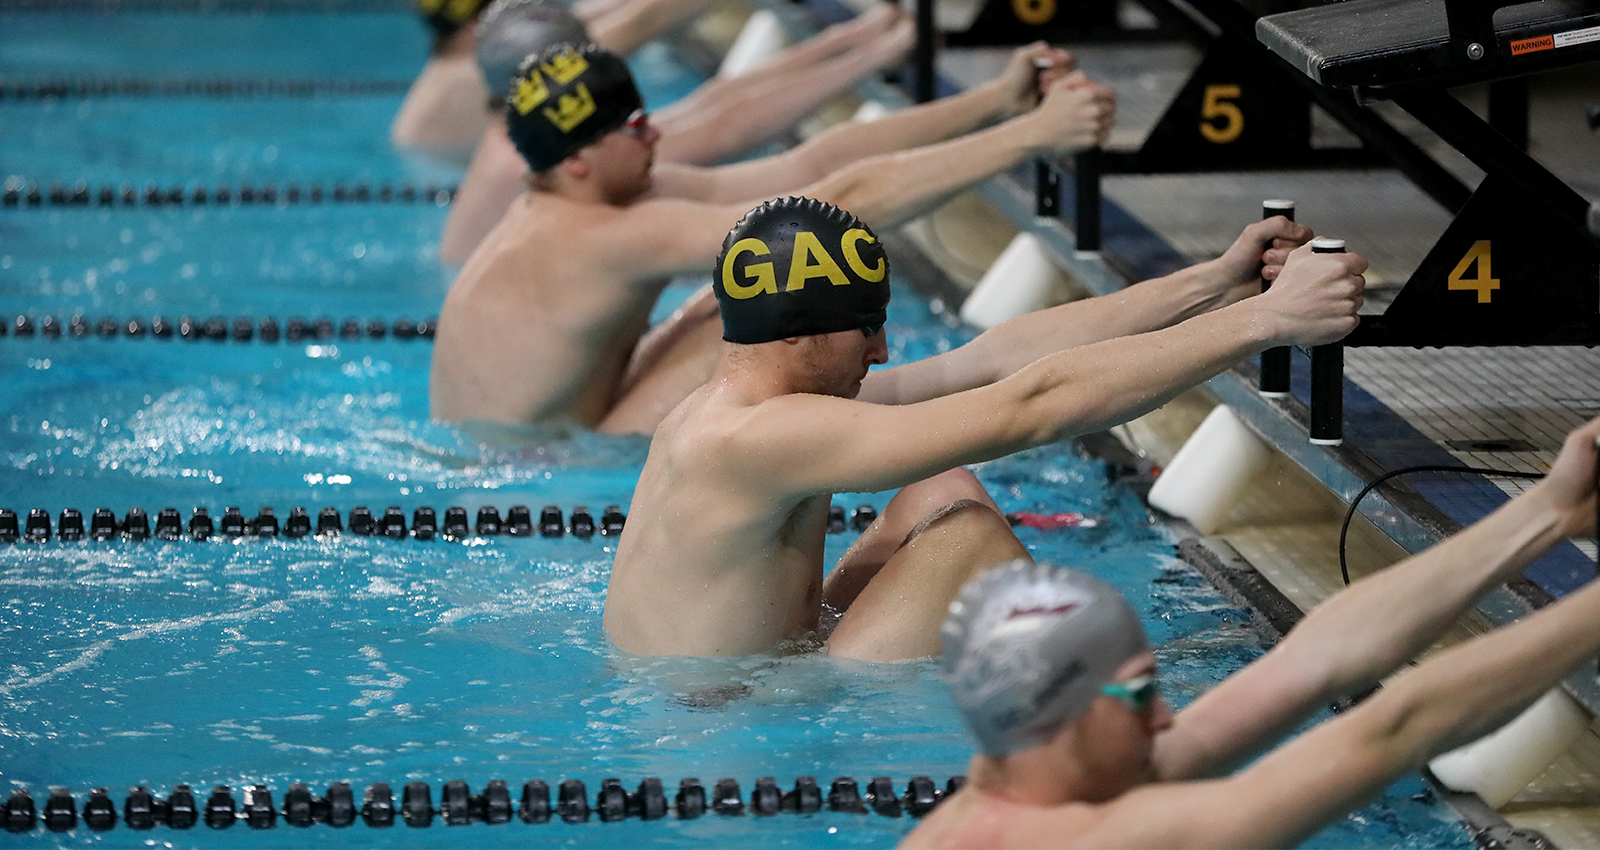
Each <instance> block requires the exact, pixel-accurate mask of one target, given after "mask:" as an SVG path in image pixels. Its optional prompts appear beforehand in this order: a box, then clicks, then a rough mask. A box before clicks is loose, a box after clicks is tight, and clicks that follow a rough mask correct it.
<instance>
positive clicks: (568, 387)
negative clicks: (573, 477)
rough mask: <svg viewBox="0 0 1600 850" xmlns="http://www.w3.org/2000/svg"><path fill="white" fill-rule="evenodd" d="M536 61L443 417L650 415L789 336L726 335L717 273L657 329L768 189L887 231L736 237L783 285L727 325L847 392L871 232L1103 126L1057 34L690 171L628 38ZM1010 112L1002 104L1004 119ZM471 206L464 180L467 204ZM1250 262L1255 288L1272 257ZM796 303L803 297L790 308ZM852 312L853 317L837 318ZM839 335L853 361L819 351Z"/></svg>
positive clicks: (445, 325)
mask: <svg viewBox="0 0 1600 850" xmlns="http://www.w3.org/2000/svg"><path fill="white" fill-rule="evenodd" d="M542 58H543V59H544V60H545V61H543V62H533V63H530V64H528V65H526V66H525V67H524V72H525V74H524V75H523V76H522V77H520V78H519V79H518V80H517V84H516V87H515V88H514V89H513V90H512V91H511V92H510V96H509V97H508V98H507V109H506V112H507V116H508V117H507V119H506V120H507V125H508V132H507V145H506V147H507V149H508V150H507V153H509V154H510V155H511V156H515V157H521V156H523V154H518V153H517V152H516V151H515V149H512V148H511V146H510V142H511V141H512V140H513V139H514V140H515V141H516V142H517V144H518V146H519V147H521V148H522V150H523V152H524V153H525V154H526V159H527V163H526V164H525V165H524V168H527V167H529V166H531V167H535V168H540V169H543V170H540V171H538V172H536V173H532V174H529V175H528V177H527V179H522V180H516V179H513V180H507V181H504V182H506V184H507V185H508V186H514V187H518V188H520V190H521V193H520V194H519V195H518V196H517V197H516V199H515V201H514V202H512V203H510V205H509V206H508V207H507V208H506V209H505V210H504V212H503V215H502V216H501V217H500V219H499V223H498V224H497V225H495V226H494V227H493V229H492V230H490V231H489V233H488V235H487V237H486V238H485V241H484V242H483V244H482V246H481V247H479V248H478V249H477V250H476V251H475V252H474V254H473V258H472V259H471V260H469V261H468V262H467V263H466V264H465V266H464V267H463V269H462V271H461V273H460V274H459V275H457V277H456V279H455V281H454V283H453V284H452V285H451V287H450V291H449V293H448V294H447V295H446V297H445V302H444V306H443V308H442V310H441V311H440V318H439V325H438V330H437V333H436V336H435V338H434V343H433V367H432V373H431V375H430V379H429V406H430V411H431V413H432V415H433V416H434V417H436V418H438V419H440V420H449V421H464V420H470V419H495V420H501V421H509V422H543V421H549V420H567V421H574V422H577V423H580V424H583V425H587V426H592V427H596V428H599V429H601V430H609V431H619V432H634V433H638V432H648V431H652V430H654V429H655V427H656V425H657V423H659V422H660V421H661V420H662V418H663V417H664V416H666V415H667V414H668V413H670V412H671V411H672V409H673V407H674V406H675V405H677V404H678V403H679V402H682V401H683V400H684V398H685V397H686V396H687V395H689V394H690V393H693V392H694V391H695V390H696V389H698V388H699V387H701V386H703V385H704V384H705V381H706V379H707V378H708V377H709V376H710V374H711V373H712V371H713V370H714V369H715V368H716V365H717V362H718V360H719V358H720V357H721V355H722V352H723V351H724V349H725V348H727V349H739V350H741V351H745V352H747V353H748V351H749V350H751V349H769V350H770V349H773V348H775V347H779V346H782V345H783V343H781V342H777V343H769V344H767V345H746V346H739V345H734V344H731V343H728V342H725V341H724V340H723V332H724V328H723V322H722V318H721V315H720V311H719V309H718V306H717V296H716V295H715V294H714V293H713V291H712V287H711V285H710V284H709V283H708V284H707V285H706V286H705V287H704V288H703V289H702V290H700V291H697V292H696V293H694V294H693V295H692V296H691V297H690V298H688V299H686V300H685V301H684V302H682V303H683V306H682V307H680V308H679V310H678V311H677V312H675V313H674V314H673V315H672V316H671V317H668V318H667V320H665V321H663V322H659V323H657V325H656V326H655V327H652V326H651V325H650V318H651V314H652V311H653V307H654V305H655V304H656V300H657V298H658V296H659V295H660V294H661V292H662V291H663V289H664V288H665V287H666V286H668V285H669V284H670V282H671V281H672V279H673V278H674V277H676V276H683V275H704V274H705V273H706V270H707V269H709V268H711V267H713V265H715V264H716V263H717V257H718V255H719V254H721V253H722V251H723V248H724V244H725V242H726V241H727V237H728V230H729V228H730V227H732V226H733V225H734V224H735V223H737V222H738V221H739V220H740V219H742V218H744V217H745V216H746V214H748V213H749V212H750V210H751V209H752V208H753V207H756V206H758V205H761V204H762V203H764V202H766V201H767V200H769V199H771V198H774V197H781V196H784V195H791V194H794V195H808V196H810V197H814V198H818V199H820V200H825V201H829V202H831V203H834V204H835V205H836V206H840V207H843V208H845V209H849V210H850V211H851V213H852V214H854V215H856V216H858V217H859V218H860V219H861V220H863V221H866V222H870V223H871V229H868V228H867V227H855V226H853V225H852V224H851V222H850V221H849V219H848V217H843V218H837V219H830V218H828V217H827V216H821V217H819V218H815V219H813V218H806V219H804V220H805V221H808V222H812V223H813V224H814V225H815V227H816V228H817V229H815V230H811V231H808V234H809V235H806V236H801V235H800V232H799V231H798V230H796V231H795V232H793V233H790V234H788V235H784V234H783V233H781V232H779V231H781V230H782V228H778V230H776V231H773V232H772V233H770V234H767V235H768V236H769V237H770V238H771V239H772V242H773V244H770V245H765V244H763V245H757V244H756V243H757V242H760V241H761V240H760V239H758V238H756V237H757V236H758V235H761V234H757V233H756V232H755V231H754V230H752V231H751V232H750V234H749V235H748V239H746V241H745V244H744V245H743V246H742V247H740V246H736V245H728V246H727V247H728V248H729V251H730V256H732V257H733V262H732V264H731V265H730V275H732V276H731V277H730V278H729V279H730V280H732V281H733V282H734V284H735V287H739V286H752V285H754V286H758V289H759V288H760V287H761V285H760V283H759V281H760V275H761V270H760V269H761V266H762V265H763V263H764V262H767V261H768V260H770V261H771V262H772V264H773V268H772V272H771V274H772V275H773V288H774V290H775V292H774V293H771V294H768V293H763V294H760V295H757V296H755V297H752V298H749V299H744V300H746V301H748V302H750V303H749V304H747V305H742V306H744V307H747V308H749V310H754V311H760V310H765V309H767V306H768V302H769V301H770V302H772V303H771V304H770V306H771V307H772V308H773V309H774V312H773V315H771V316H768V317H766V318H765V319H762V318H760V317H759V316H757V315H751V316H750V317H749V318H750V321H749V322H747V323H746V324H755V325H759V324H763V323H770V324H769V326H768V327H766V328H763V329H760V330H759V331H757V333H758V334H759V335H758V336H747V335H746V331H748V330H749V329H748V328H745V329H742V330H741V328H740V327H739V325H738V324H737V322H738V320H737V319H735V320H734V324H730V325H729V328H730V330H731V332H732V336H730V338H737V339H760V338H766V339H771V338H772V337H773V335H774V334H788V333H805V334H811V335H807V336H803V337H800V338H799V339H801V340H803V341H804V345H803V346H801V347H800V349H799V350H801V351H802V353H810V354H814V355H816V357H815V358H813V359H814V360H815V361H816V363H817V365H819V366H824V367H827V368H825V369H823V370H821V371H819V372H817V375H816V377H817V380H816V381H815V382H814V384H813V386H815V387H816V389H815V390H814V391H816V392H825V393H827V394H830V395H834V396H836V397H850V396H852V395H854V393H855V391H856V390H857V389H859V387H860V384H861V380H862V379H863V377H864V376H866V373H867V372H868V371H870V364H871V363H874V362H880V363H881V362H883V360H884V359H886V358H887V356H888V353H887V346H886V343H885V337H886V334H884V333H883V332H882V331H881V330H879V328H880V327H881V324H882V322H883V315H884V305H885V303H886V300H887V297H888V295H887V293H888V288H887V283H888V274H889V262H888V260H887V259H886V258H884V256H883V254H882V246H881V245H879V244H878V241H877V237H876V235H875V234H874V232H873V231H876V232H877V233H882V232H883V228H884V227H891V226H895V225H898V224H900V223H901V222H903V221H905V220H906V219H908V218H909V217H912V216H915V215H919V214H921V213H922V212H924V211H926V210H927V209H928V208H930V207H931V206H932V205H934V204H936V203H938V201H939V200H940V199H941V198H944V197H947V196H948V195H949V194H951V193H953V192H956V191H959V190H960V189H962V188H963V187H965V186H968V185H971V184H972V183H974V182H976V181H978V180H981V179H986V178H988V177H989V176H992V175H993V174H995V173H997V172H998V171H1001V170H1004V169H1006V168H1010V167H1012V166H1014V165H1016V164H1018V163H1021V162H1026V161H1031V158H1033V157H1036V156H1038V155H1039V152H1040V148H1041V145H1044V146H1046V147H1049V148H1050V149H1051V150H1056V149H1058V148H1060V149H1063V150H1065V149H1070V148H1071V147H1072V146H1073V145H1077V144H1081V143H1084V142H1092V141H1096V140H1098V139H1099V138H1100V137H1101V135H1102V131H1103V130H1104V129H1106V128H1107V126H1108V124H1107V120H1108V119H1109V107H1110V104H1109V98H1110V93H1109V92H1108V91H1106V90H1105V89H1104V87H1101V86H1098V85H1096V84H1093V83H1091V82H1089V81H1088V80H1087V79H1086V78H1083V77H1081V76H1075V75H1071V74H1064V75H1063V76H1062V79H1060V80H1059V81H1058V82H1057V83H1056V84H1055V85H1053V86H1052V87H1051V90H1050V92H1049V94H1047V95H1046V96H1045V98H1044V100H1043V102H1042V103H1041V102H1039V101H1038V94H1037V89H1036V85H1035V82H1034V80H1035V79H1036V77H1037V76H1038V71H1037V67H1036V62H1037V61H1038V60H1041V59H1048V60H1051V61H1055V62H1059V63H1062V64H1065V62H1066V58H1067V57H1066V55H1065V54H1064V52H1062V51H1058V50H1053V49H1051V48H1049V47H1048V46H1045V45H1042V44H1041V45H1034V46H1030V47H1028V48H1024V49H1022V50H1019V51H1017V52H1016V53H1015V55H1014V56H1013V60H1012V61H1011V62H1010V63H1008V65H1007V71H1006V73H1005V74H1004V75H1002V76H1001V77H1000V78H997V79H996V80H995V81H992V82H990V83H985V84H983V85H982V86H979V87H975V88H973V89H971V90H969V91H967V92H963V93H961V94H958V95H954V96H951V97H948V98H943V99H941V100H940V101H939V102H937V103H930V104H923V105H919V106H915V107H909V108H907V109H905V110H903V114H894V115H889V116H885V117H884V118H881V119H879V120H878V121H874V122H872V123H871V124H857V123H850V122H847V123H846V124H842V125H840V126H838V127H835V128H833V129H831V130H829V131H827V132H825V133H823V134H821V135H820V136H817V137H814V138H812V139H810V140H807V141H806V142H805V143H804V144H802V145H800V146H799V147H798V148H796V149H795V150H793V151H789V152H786V153H784V154H782V155H777V156H771V157H765V158H761V159H754V160H747V161H743V162H739V163H736V164H733V165H728V166H723V167H718V168H694V167H688V166H682V165H678V164H676V163H659V162H658V160H657V159H656V148H655V145H656V142H657V140H658V139H659V134H658V133H656V132H655V128H654V126H653V124H654V122H653V120H651V119H647V118H646V116H645V115H644V114H643V112H642V111H639V110H638V109H637V105H638V103H639V101H638V92H637V90H636V89H635V88H634V86H633V84H632V82H631V80H630V79H629V77H628V76H627V70H626V68H625V67H624V66H623V65H622V63H621V61H620V60H618V59H617V58H616V57H615V56H612V55H610V54H608V53H605V52H603V51H599V50H596V49H595V48H592V47H590V48H586V49H580V48H570V49H568V50H567V51H564V52H558V53H556V54H551V53H546V54H545V55H544V56H543V57H542ZM629 109H634V112H633V113H630V112H628V111H627V110H629ZM994 121H1001V122H1002V123H1000V124H997V125H994V126H988V125H989V124H992V123H993V122H994ZM979 127H982V128H983V129H981V130H979V129H978V128H979ZM524 173H526V172H524ZM469 180H470V178H469ZM841 200H848V201H849V203H850V204H859V205H860V208H852V207H851V206H849V205H847V204H845V203H841ZM796 203H799V202H796ZM461 206H462V200H461V198H460V197H458V198H457V200H456V203H455V204H453V205H452V209H451V215H452V216H455V215H456V214H457V213H458V212H459V211H460V208H461ZM778 208H779V207H776V206H775V207H773V209H778ZM821 209H822V208H821V207H820V206H814V207H811V208H810V213H817V212H818V211H820V210H821ZM757 218H759V216H758V217H752V219H751V223H752V224H754V222H755V221H756V219H757ZM795 220H796V221H799V220H801V219H795ZM448 230H449V228H448V226H447V233H448ZM762 233H763V234H765V233H767V232H766V231H763V232H762ZM738 241H739V240H737V239H736V240H735V242H738ZM760 251H766V252H768V258H767V259H763V257H762V256H761V255H760V254H759V252H760ZM773 252H777V253H781V254H782V255H783V257H782V258H781V259H780V258H779V257H778V256H777V254H775V253H773ZM444 253H445V252H444V248H443V245H442V243H441V247H440V254H441V256H442V255H443V254H444ZM724 259H726V258H724ZM1251 260H1252V262H1251V264H1250V265H1251V268H1250V274H1251V280H1253V281H1257V283H1256V286H1257V289H1259V287H1260V284H1259V277H1258V272H1259V261H1258V260H1256V259H1255V258H1254V257H1252V258H1251ZM801 290H803V291H801ZM727 293H728V290H727V289H726V288H725V294H727ZM734 294H737V293H736V292H735V293H734ZM813 299H820V301H816V300H813ZM792 301H799V302H802V303H801V304H800V305H798V306H800V307H801V308H802V309H798V310H795V309H791V308H789V307H788V306H785V305H787V304H789V303H790V302H792ZM1192 302H1193V296H1192V295H1191V297H1190V303H1192ZM745 312H748V310H747V311H745ZM732 314H740V315H741V316H743V315H744V314H745V313H744V312H741V311H740V309H739V308H730V316H731V315H732ZM785 316H787V317H788V318H785ZM838 327H848V328H850V329H851V330H849V331H848V332H847V333H834V332H830V331H829V329H830V328H838ZM863 329H865V330H867V331H868V332H869V334H870V336H867V337H863V336H862V334H861V333H860V331H861V330H863ZM818 332H822V333H820V335H817V334H818ZM782 339H785V340H787V339H788V338H787V337H783V338H782ZM830 348H833V349H837V350H836V351H835V352H834V353H836V354H838V355H839V358H842V360H841V362H839V363H824V362H823V361H824V359H825V357H826V355H827V354H828V351H827V349H830ZM824 372H825V373H826V374H824ZM902 536H903V535H902ZM936 629H937V626H936V625H935V627H934V629H933V630H934V631H936Z"/></svg>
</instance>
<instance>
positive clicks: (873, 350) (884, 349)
mask: <svg viewBox="0 0 1600 850" xmlns="http://www.w3.org/2000/svg"><path fill="white" fill-rule="evenodd" d="M888 362H889V333H888V332H887V331H885V330H884V329H883V328H878V333H877V334H876V335H874V336H873V337H872V344H871V345H870V346H868V347H867V363H868V364H869V365H875V364H879V363H888Z"/></svg>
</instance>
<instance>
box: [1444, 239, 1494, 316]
mask: <svg viewBox="0 0 1600 850" xmlns="http://www.w3.org/2000/svg"><path fill="white" fill-rule="evenodd" d="M1473 263H1477V264H1478V276H1477V277H1463V275H1465V274H1466V273H1467V267H1468V266H1471V265H1472V264H1473ZM1492 274H1494V272H1492V271H1490V270H1489V240H1487V239H1479V240H1478V241H1476V242H1474V243H1472V247H1471V248H1468V249H1467V253H1466V256H1464V257H1462V258H1461V262H1459V263H1456V267H1455V270H1454V271H1452V272H1450V276H1449V277H1448V278H1446V280H1447V281H1448V282H1449V285H1450V286H1449V288H1451V289H1471V290H1474V291H1476V292H1477V293H1478V303H1479V304H1488V303H1489V293H1491V292H1493V291H1495V290H1496V289H1499V288H1500V281H1499V280H1498V279H1496V278H1493V277H1490V275H1492Z"/></svg>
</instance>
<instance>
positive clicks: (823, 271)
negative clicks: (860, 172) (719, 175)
mask: <svg viewBox="0 0 1600 850" xmlns="http://www.w3.org/2000/svg"><path fill="white" fill-rule="evenodd" d="M712 288H713V289H714V290H715V292H716V295H717V303H718V304H719V305H720V306H721V308H722V338H723V339H724V340H727V341H728V342H736V343H743V344H746V345H754V344H756V343H762V342H773V341H775V340H780V339H787V338H789V337H796V336H812V335H816V334H829V333H838V332H839V331H848V330H855V329H860V328H871V327H878V326H881V325H882V324H883V322H884V318H885V317H886V316H887V314H888V306H889V258H888V256H887V255H886V254H885V253H884V251H883V245H882V243H880V242H879V241H878V238H877V237H876V236H874V235H873V233H872V230H871V229H870V228H868V227H867V226H866V224H864V223H862V221H861V220H860V219H858V218H856V217H855V216H854V215H851V214H850V213H848V212H845V211H844V210H842V209H839V208H838V207H836V206H834V205H832V204H829V203H826V202H824V201H818V200H814V199H811V198H781V199H779V200H774V201H768V202H767V203H764V204H762V205H761V206H759V207H756V208H755V209H753V210H751V211H750V212H749V213H747V214H746V215H745V217H744V218H743V219H742V220H741V221H740V222H739V223H738V224H737V225H735V226H734V228H733V230H731V231H729V232H728V236H727V238H726V239H724V240H723V241H722V253H721V254H719V255H718V256H717V263H716V266H715V268H713V269H712Z"/></svg>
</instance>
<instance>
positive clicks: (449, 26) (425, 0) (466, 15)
mask: <svg viewBox="0 0 1600 850" xmlns="http://www.w3.org/2000/svg"><path fill="white" fill-rule="evenodd" d="M485 2H486V0H417V11H418V12H421V13H422V17H423V19H424V20H426V21H427V22H428V26H430V27H433V31H434V32H435V33H437V34H438V35H439V37H441V38H443V37H445V36H449V35H453V34H454V33H455V31H456V30H459V29H461V28H462V27H464V26H466V25H467V23H468V22H469V21H471V20H472V19H473V18H476V17H478V12H480V11H482V9H483V4H484V3H485Z"/></svg>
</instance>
